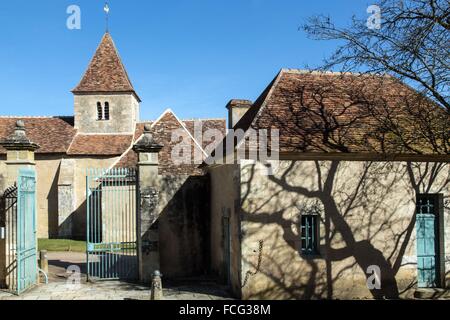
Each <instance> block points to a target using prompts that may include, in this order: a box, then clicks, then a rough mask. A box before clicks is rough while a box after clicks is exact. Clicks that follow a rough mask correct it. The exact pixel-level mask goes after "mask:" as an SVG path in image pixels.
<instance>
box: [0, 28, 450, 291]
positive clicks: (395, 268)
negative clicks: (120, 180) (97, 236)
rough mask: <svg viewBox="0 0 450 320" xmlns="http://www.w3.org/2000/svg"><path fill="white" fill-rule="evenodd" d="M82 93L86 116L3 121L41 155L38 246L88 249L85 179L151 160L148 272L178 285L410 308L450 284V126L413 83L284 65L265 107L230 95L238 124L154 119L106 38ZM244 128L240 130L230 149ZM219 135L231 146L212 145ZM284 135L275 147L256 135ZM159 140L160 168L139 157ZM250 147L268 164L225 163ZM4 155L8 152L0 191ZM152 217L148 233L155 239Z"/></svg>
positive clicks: (4, 129) (78, 95)
mask: <svg viewBox="0 0 450 320" xmlns="http://www.w3.org/2000/svg"><path fill="white" fill-rule="evenodd" d="M73 94H74V116H73V117H43V118H37V117H21V118H17V117H0V140H2V139H4V138H6V137H8V136H9V135H11V134H12V133H13V132H14V128H15V126H16V123H17V121H18V120H22V121H23V122H24V123H25V128H26V133H27V136H28V137H29V139H30V140H31V141H32V142H34V143H37V144H38V145H39V146H40V149H38V150H37V151H36V155H35V163H36V169H37V176H38V180H37V204H38V208H37V209H38V236H39V237H40V238H48V237H49V238H73V239H84V238H85V236H86V210H87V209H86V170H87V169H89V168H106V169H113V168H135V167H136V166H138V163H141V162H143V158H145V157H146V159H145V161H147V162H148V164H150V165H153V166H154V167H152V170H153V169H155V168H156V173H155V172H154V171H151V172H152V177H151V180H152V181H151V187H152V190H150V192H149V194H148V196H149V197H148V198H147V200H148V201H149V202H148V203H147V205H148V207H152V209H151V210H153V211H154V213H155V216H156V217H158V218H157V220H158V221H159V222H158V226H159V228H158V230H159V231H158V232H159V234H157V235H156V236H157V237H158V238H159V239H158V243H159V248H158V257H157V258H155V257H154V256H152V255H147V257H146V258H144V259H147V260H148V261H144V263H143V265H152V263H153V262H154V261H150V260H152V259H156V260H158V261H159V263H160V268H161V271H162V273H163V274H164V275H165V276H166V277H169V278H170V277H174V278H175V277H187V276H199V275H205V274H208V275H213V276H217V277H219V278H220V279H222V281H223V282H224V283H227V284H228V285H229V286H230V289H231V291H232V292H233V293H234V295H235V296H236V297H240V298H243V299H320V298H329V299H333V298H355V297H369V298H370V297H372V298H391V297H393V298H397V297H400V296H412V295H413V293H414V292H415V291H416V289H417V288H418V287H433V288H445V287H446V286H449V284H450V278H449V274H450V258H449V252H450V211H449V205H448V202H449V191H450V186H449V184H450V165H449V160H450V158H449V152H448V150H449V147H450V145H449V136H448V124H449V116H448V113H446V112H445V111H443V110H441V109H440V108H439V107H437V106H435V105H434V104H433V102H431V101H429V100H428V99H427V98H424V97H423V96H421V95H420V94H419V93H417V92H415V91H414V90H412V89H411V88H409V87H408V86H406V85H405V84H403V83H401V82H400V81H398V80H396V79H394V78H392V77H388V76H372V75H358V74H338V73H318V72H307V71H300V70H291V69H289V70H288V69H285V70H282V71H281V72H280V73H279V74H278V75H277V76H276V78H275V79H274V80H273V81H272V82H271V83H270V84H269V86H268V87H267V88H266V89H265V90H264V91H263V93H262V94H261V96H260V97H259V98H258V99H257V100H256V101H255V102H254V103H253V102H252V101H248V100H232V101H230V102H229V103H228V105H227V109H228V114H229V119H228V126H227V124H226V120H225V119H201V120H195V121H194V120H180V119H178V118H177V116H176V115H175V114H174V113H173V112H172V111H171V110H167V111H166V112H164V113H163V115H161V117H160V118H159V119H157V120H155V121H148V122H143V121H141V120H140V117H139V114H140V112H139V103H140V98H139V96H138V94H137V93H136V92H135V90H134V88H133V86H132V84H131V81H130V79H129V77H128V75H127V73H126V70H125V68H124V66H123V64H122V62H121V60H120V58H119V55H118V53H117V50H116V48H115V46H114V43H113V41H112V38H111V36H110V34H109V33H106V34H105V35H104V37H103V39H102V41H101V43H100V46H99V47H98V49H97V51H96V53H95V55H94V58H93V59H92V61H91V63H90V65H89V67H88V70H87V71H86V73H85V75H84V77H83V78H82V80H81V82H80V83H79V84H78V85H77V86H76V88H75V89H74V90H73ZM227 127H228V128H227ZM198 128H200V129H198ZM232 128H233V129H235V130H237V131H240V132H241V133H242V135H239V134H237V135H236V137H233V136H232V137H231V139H229V137H230V136H231V135H233V134H236V131H227V129H232ZM209 129H212V130H214V131H215V132H219V133H221V134H222V135H225V134H227V132H228V135H229V136H228V137H227V138H225V139H224V140H223V141H221V140H218V141H216V140H213V141H210V140H209V139H203V133H205V132H207V131H208V130H209ZM175 131H177V132H182V133H183V134H182V135H184V138H185V139H183V143H184V144H185V146H186V147H187V149H185V150H188V153H189V156H192V155H194V154H200V155H201V158H202V159H203V160H210V159H212V158H214V161H212V162H211V161H205V162H204V163H203V165H199V164H194V163H177V162H176V161H174V159H173V157H172V155H173V151H174V149H175V148H177V147H179V140H177V139H175V140H174V139H173V133H174V132H175ZM275 131H276V132H278V133H279V136H278V137H279V139H278V141H275V140H273V139H272V138H271V139H269V140H268V144H264V145H263V144H259V143H258V144H254V141H253V140H251V139H249V137H250V135H251V134H253V133H254V132H256V134H257V137H258V138H261V136H262V135H263V134H265V133H267V132H275ZM264 132H265V133H264ZM230 141H231V148H230V146H228V147H227V144H228V143H229V142H230ZM211 143H213V144H212V146H213V148H211ZM146 144H147V145H151V146H153V147H152V148H153V149H154V150H157V152H158V153H159V157H157V158H158V159H159V161H155V159H154V158H152V157H153V156H154V155H152V154H144V155H142V154H140V153H139V152H140V151H142V152H144V151H143V150H145V148H144V147H145V145H146ZM142 145H144V147H142ZM243 147H245V148H244V149H246V150H247V151H248V153H243V154H244V155H250V154H257V155H258V158H256V159H253V158H252V159H248V157H244V158H243V159H241V160H242V161H232V162H227V161H222V160H224V159H227V158H228V156H229V155H232V156H235V157H236V156H238V155H239V154H241V153H240V149H241V148H243ZM212 150H213V152H210V151H212ZM274 150H276V151H277V153H278V155H279V157H277V158H275V159H274V158H270V159H269V160H266V159H265V157H264V155H267V154H269V153H271V152H273V151H274ZM208 157H209V158H208ZM5 160H6V151H5V150H4V149H1V148H0V191H1V190H5V189H6V188H7V187H8V184H9V182H7V174H6V171H7V164H6V163H5ZM145 161H144V162H145ZM140 179H141V180H140V181H142V179H144V180H145V179H150V178H149V177H146V176H141V177H140ZM144 182H145V181H144ZM147 182H148V181H147ZM152 197H153V198H152ZM155 199H157V201H154V200H155ZM147 218H148V217H147ZM153 218H154V217H151V219H150V218H148V219H147V220H146V221H145V223H144V224H145V225H144V226H141V229H140V230H141V232H143V233H148V235H149V237H153V236H155V234H154V233H153V230H152V228H151V224H153V223H154V220H153ZM430 226H431V227H430ZM147 227H148V228H147ZM146 228H147V229H148V230H147V229H146ZM154 269H155V268H153V267H149V268H145V270H142V274H143V280H145V281H148V279H149V278H150V273H151V272H152V271H153V270H154Z"/></svg>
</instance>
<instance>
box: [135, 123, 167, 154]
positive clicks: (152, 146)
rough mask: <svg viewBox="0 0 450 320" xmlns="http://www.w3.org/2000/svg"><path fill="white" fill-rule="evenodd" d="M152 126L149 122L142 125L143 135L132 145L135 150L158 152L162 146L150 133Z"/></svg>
mask: <svg viewBox="0 0 450 320" xmlns="http://www.w3.org/2000/svg"><path fill="white" fill-rule="evenodd" d="M151 130H152V127H151V126H150V125H149V124H146V125H145V126H144V136H143V137H142V138H141V139H140V140H139V141H138V142H137V143H136V144H135V145H134V146H133V150H134V151H136V152H138V153H139V152H156V153H158V152H159V151H161V149H162V148H163V147H164V146H163V145H161V144H159V143H157V142H156V141H155V139H154V138H153V135H152V134H151Z"/></svg>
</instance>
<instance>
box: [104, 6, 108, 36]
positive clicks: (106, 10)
mask: <svg viewBox="0 0 450 320" xmlns="http://www.w3.org/2000/svg"><path fill="white" fill-rule="evenodd" d="M103 10H104V11H105V13H106V32H109V5H108V1H106V2H105V7H104V8H103Z"/></svg>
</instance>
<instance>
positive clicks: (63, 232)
mask: <svg viewBox="0 0 450 320" xmlns="http://www.w3.org/2000/svg"><path fill="white" fill-rule="evenodd" d="M75 210H76V203H75V160H73V159H63V160H62V161H61V165H60V168H59V179H58V237H59V238H62V239H70V238H71V237H72V234H73V214H74V212H75Z"/></svg>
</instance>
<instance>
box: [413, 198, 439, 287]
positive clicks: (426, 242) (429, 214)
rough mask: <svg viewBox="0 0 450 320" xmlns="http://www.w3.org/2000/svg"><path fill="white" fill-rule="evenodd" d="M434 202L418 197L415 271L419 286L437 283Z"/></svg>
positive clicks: (431, 285) (436, 239) (435, 284)
mask: <svg viewBox="0 0 450 320" xmlns="http://www.w3.org/2000/svg"><path fill="white" fill-rule="evenodd" d="M434 211H435V204H434V202H433V201H432V199H430V198H428V199H419V203H418V206H417V216H416V230H417V273H418V287H419V288H434V287H436V286H437V284H438V272H437V256H438V254H437V245H436V244H437V241H438V237H437V232H436V230H437V228H436V215H435V212H434Z"/></svg>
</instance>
